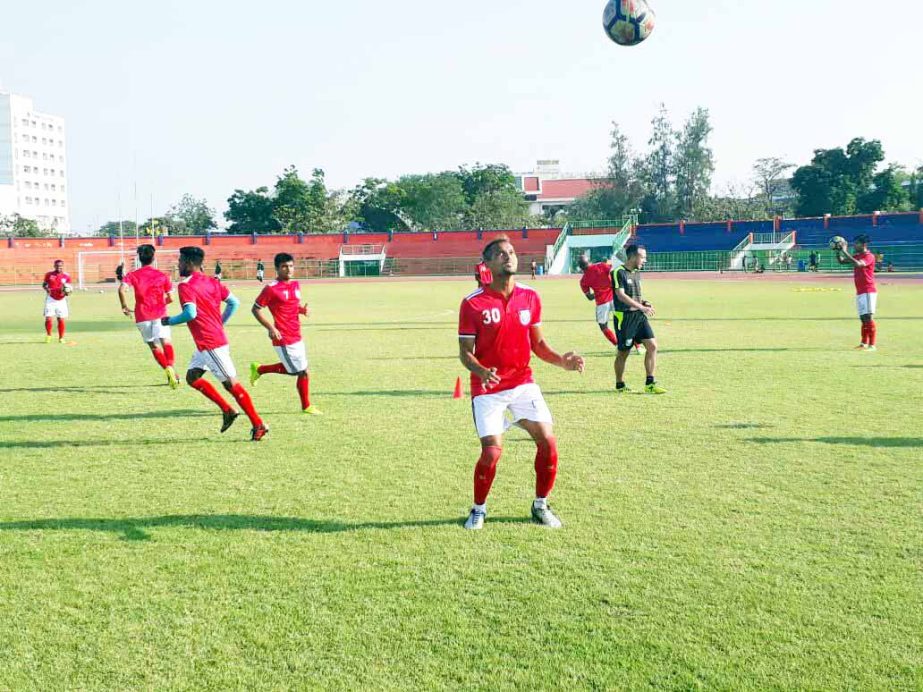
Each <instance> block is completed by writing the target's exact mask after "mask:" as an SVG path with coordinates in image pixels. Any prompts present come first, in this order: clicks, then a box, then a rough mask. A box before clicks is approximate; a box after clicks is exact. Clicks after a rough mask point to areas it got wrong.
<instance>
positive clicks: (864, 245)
mask: <svg viewBox="0 0 923 692" xmlns="http://www.w3.org/2000/svg"><path fill="white" fill-rule="evenodd" d="M869 242H870V239H869V237H868V236H867V235H865V234H864V233H863V234H861V235H857V236H856V237H855V239H854V240H853V248H854V249H855V254H854V255H850V254H849V252H848V250H847V245H846V241H845V240H844V239H843V238H840V239H839V241H838V242H837V243H836V250H837V261H838V262H839V263H840V264H850V265H852V267H853V282H854V283H855V285H856V310H857V312H858V313H859V319H860V320H861V321H862V341H861V342H860V343H859V345H858V346H856V349H857V350H862V351H875V350H877V347H876V346H875V344H876V342H877V340H878V325H877V324H875V310H876V309H877V307H878V287H877V286H876V284H875V255H874V254H872V253H871V252H870V251H869Z"/></svg>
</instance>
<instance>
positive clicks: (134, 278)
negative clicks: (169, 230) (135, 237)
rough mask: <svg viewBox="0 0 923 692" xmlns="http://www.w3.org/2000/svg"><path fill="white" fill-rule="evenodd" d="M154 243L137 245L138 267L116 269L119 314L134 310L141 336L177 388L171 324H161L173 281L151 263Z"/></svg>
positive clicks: (168, 380) (130, 313)
mask: <svg viewBox="0 0 923 692" xmlns="http://www.w3.org/2000/svg"><path fill="white" fill-rule="evenodd" d="M154 253H155V250H154V246H153V245H139V246H138V261H139V262H140V263H141V267H140V268H138V269H135V270H134V271H131V272H128V274H125V275H124V276H123V275H122V265H121V264H120V265H119V266H118V269H116V277H117V278H118V279H119V280H120V281H121V283H120V284H119V303H121V305H122V314H123V315H125V316H126V317H131V316H132V314H134V317H135V326H136V327H138V331H139V332H141V338H142V339H144V343H146V344H147V345H148V348H150V349H151V355H153V356H154V360H156V361H157V365H159V366H160V367H162V368H163V369H164V372H166V374H167V383H168V384H169V385H170V386H171V387H172V388H173V389H176V388H177V387H178V386H179V378H178V377H177V376H176V370H174V369H173V364H174V362H175V359H176V356H175V353H174V351H173V342H172V341H171V340H170V336H171V335H170V327H168V326H166V325H164V324H161V322H160V320H162V319H163V318H164V317H165V316H166V314H167V305H168V304H169V303H172V302H173V298H172V297H171V295H170V292H171V291H172V290H173V284H172V283H171V282H170V277H169V276H167V274H166V273H165V272H162V271H160V270H159V269H155V268H154V267H152V266H151V264H152V263H153V262H154ZM129 286H130V287H131V288H133V289H134V294H135V307H134V309H132V308H129V307H128V301H127V300H126V297H127V296H128V287H129Z"/></svg>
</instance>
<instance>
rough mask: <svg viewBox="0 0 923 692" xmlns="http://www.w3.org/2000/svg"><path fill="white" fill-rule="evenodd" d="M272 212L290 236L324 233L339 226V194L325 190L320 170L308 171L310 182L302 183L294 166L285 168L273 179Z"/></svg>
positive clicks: (321, 170) (322, 172)
mask: <svg viewBox="0 0 923 692" xmlns="http://www.w3.org/2000/svg"><path fill="white" fill-rule="evenodd" d="M273 209H274V214H275V217H276V218H277V219H278V220H279V222H280V223H281V224H282V228H283V229H284V230H286V231H288V232H290V233H293V232H297V231H301V232H305V233H326V232H328V231H332V230H338V227H339V226H340V224H341V219H340V218H339V214H338V210H339V204H338V195H337V194H335V193H334V194H331V193H329V192H328V191H327V184H326V181H325V176H324V171H323V169H321V168H315V169H314V170H313V171H312V172H311V180H310V181H305V180H303V179H302V178H301V176H300V175H298V169H297V168H295V166H289V167H288V168H286V169H285V170H284V171H283V172H282V175H280V176H279V177H278V179H277V180H276V185H275V196H274V198H273Z"/></svg>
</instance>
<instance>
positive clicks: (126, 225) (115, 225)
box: [96, 220, 135, 236]
mask: <svg viewBox="0 0 923 692" xmlns="http://www.w3.org/2000/svg"><path fill="white" fill-rule="evenodd" d="M120 224H121V229H120ZM120 232H121V233H124V234H125V235H134V234H135V222H134V221H125V220H122V221H107V222H106V223H104V224H103V225H102V226H100V227H99V228H97V229H96V235H99V236H110V235H118V234H119V233H120Z"/></svg>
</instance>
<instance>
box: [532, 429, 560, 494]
mask: <svg viewBox="0 0 923 692" xmlns="http://www.w3.org/2000/svg"><path fill="white" fill-rule="evenodd" d="M557 475H558V441H557V440H556V439H555V438H553V437H549V438H548V440H547V441H546V442H544V443H542V442H539V443H538V444H537V445H536V450H535V497H548V495H550V494H551V489H552V488H554V479H555V478H556V477H557Z"/></svg>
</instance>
